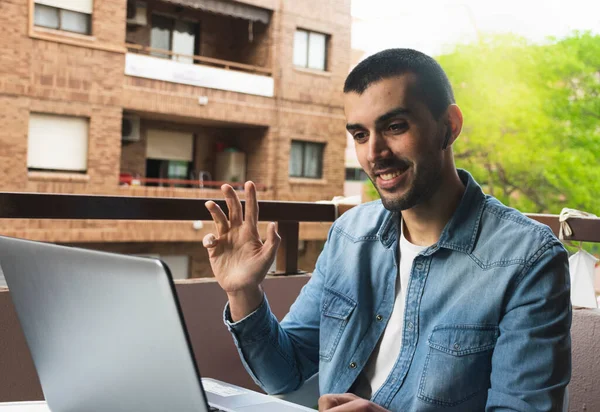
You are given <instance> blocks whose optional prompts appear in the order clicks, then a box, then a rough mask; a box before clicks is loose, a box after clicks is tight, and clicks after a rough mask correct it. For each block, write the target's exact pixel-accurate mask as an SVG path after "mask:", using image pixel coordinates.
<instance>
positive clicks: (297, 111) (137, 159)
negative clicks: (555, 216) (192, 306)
mask: <svg viewBox="0 0 600 412" xmlns="http://www.w3.org/2000/svg"><path fill="white" fill-rule="evenodd" d="M0 22H1V24H0V49H1V50H2V53H0V162H1V164H2V170H3V174H2V176H3V179H2V180H1V181H0V190H2V191H27V192H52V193H77V194H106V195H123V196H158V197H198V198H218V197H221V195H220V191H219V190H218V187H219V184H220V182H223V181H227V182H231V183H233V184H236V183H240V182H243V181H244V180H253V181H254V182H256V183H257V185H258V187H259V197H260V198H262V199H274V200H294V201H316V200H322V199H330V198H332V197H333V196H336V195H340V194H342V192H343V185H344V151H345V146H346V140H345V132H344V126H345V121H344V115H343V108H342V93H341V90H342V87H343V81H344V79H345V76H346V75H347V73H348V68H349V64H350V29H351V17H350V1H349V0H294V1H290V0H240V1H233V0H145V1H137V0H2V1H1V2H0ZM240 194H241V195H243V193H240ZM212 229H213V227H212V224H211V223H210V222H204V225H203V227H202V228H199V227H198V225H196V226H193V225H192V224H191V222H169V223H166V222H131V221H128V222H122V221H106V222H98V221H43V220H38V221H36V220H28V221H24V220H23V221H20V220H5V221H3V223H2V229H1V230H0V232H1V233H2V234H6V235H12V236H18V237H24V238H30V239H36V240H42V241H51V242H57V243H64V244H71V245H77V246H84V247H93V248H96V249H102V250H107V251H115V252H122V253H130V254H151V255H154V256H161V257H163V258H165V259H166V260H167V261H168V262H171V263H172V265H173V266H177V267H181V270H178V271H177V273H178V276H179V277H190V276H191V277H199V276H210V275H211V273H210V268H209V265H208V262H207V257H206V252H205V251H204V250H203V248H202V246H201V245H200V242H201V239H202V237H203V236H204V235H205V234H206V233H208V232H209V231H211V230H212ZM326 229H327V228H326V227H325V228H324V227H321V226H319V225H317V226H315V227H305V228H303V229H302V230H301V236H302V239H304V240H306V241H312V240H316V239H324V231H326ZM301 243H302V242H301ZM311 248H312V246H311V247H306V249H311ZM308 264H310V263H308ZM311 269H312V268H308V270H311Z"/></svg>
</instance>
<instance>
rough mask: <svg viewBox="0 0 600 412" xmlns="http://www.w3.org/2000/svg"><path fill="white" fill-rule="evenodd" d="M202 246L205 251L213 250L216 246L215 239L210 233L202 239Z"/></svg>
mask: <svg viewBox="0 0 600 412" xmlns="http://www.w3.org/2000/svg"><path fill="white" fill-rule="evenodd" d="M202 245H204V247H205V248H207V249H212V248H215V247H216V246H217V238H216V237H215V235H213V234H212V233H209V234H208V235H206V236H204V239H202Z"/></svg>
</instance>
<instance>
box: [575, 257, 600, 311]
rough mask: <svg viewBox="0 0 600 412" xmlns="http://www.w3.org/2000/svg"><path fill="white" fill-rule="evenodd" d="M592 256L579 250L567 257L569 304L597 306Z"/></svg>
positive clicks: (594, 263) (594, 260) (593, 259)
mask: <svg viewBox="0 0 600 412" xmlns="http://www.w3.org/2000/svg"><path fill="white" fill-rule="evenodd" d="M597 261H598V259H596V258H595V257H594V256H592V255H591V254H589V253H588V252H586V251H585V250H580V251H579V252H577V253H575V254H574V255H573V256H571V257H570V258H569V267H570V274H571V304H572V305H573V306H580V307H584V308H597V307H598V301H597V300H596V291H595V288H594V270H595V266H596V262H597Z"/></svg>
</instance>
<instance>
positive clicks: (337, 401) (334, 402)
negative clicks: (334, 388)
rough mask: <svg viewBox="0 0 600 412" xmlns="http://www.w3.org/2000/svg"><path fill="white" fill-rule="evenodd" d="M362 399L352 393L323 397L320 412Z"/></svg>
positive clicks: (320, 399)
mask: <svg viewBox="0 0 600 412" xmlns="http://www.w3.org/2000/svg"><path fill="white" fill-rule="evenodd" d="M357 399H361V398H359V397H358V396H356V395H354V394H352V393H339V394H329V395H323V396H321V397H320V398H319V412H323V411H328V410H330V409H333V408H335V407H336V406H340V405H344V404H346V403H348V402H352V401H354V400H357Z"/></svg>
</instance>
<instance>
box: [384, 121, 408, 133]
mask: <svg viewBox="0 0 600 412" xmlns="http://www.w3.org/2000/svg"><path fill="white" fill-rule="evenodd" d="M405 128H406V124H405V123H392V124H391V125H389V127H388V129H389V130H391V131H393V132H397V131H400V130H404V129H405Z"/></svg>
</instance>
